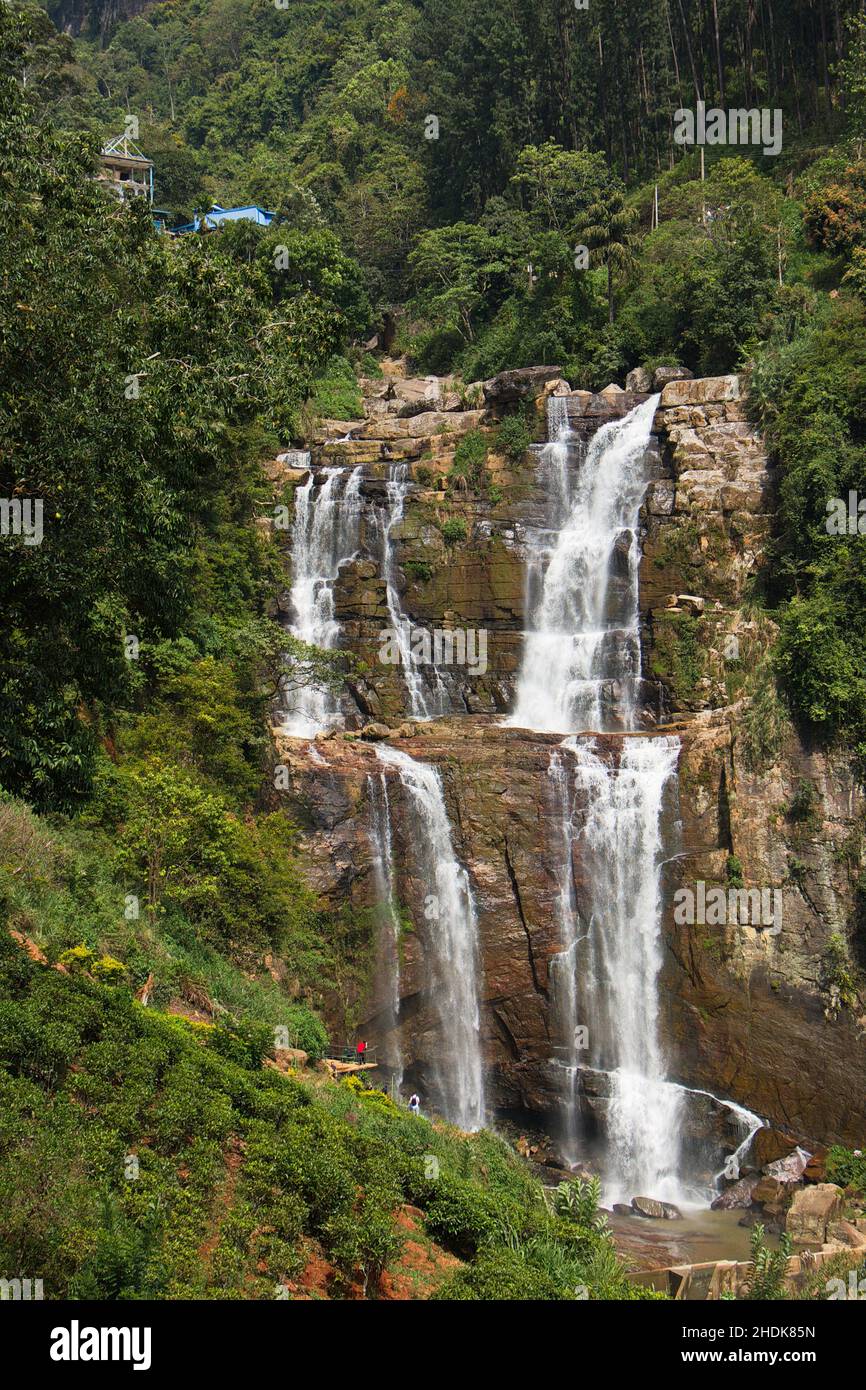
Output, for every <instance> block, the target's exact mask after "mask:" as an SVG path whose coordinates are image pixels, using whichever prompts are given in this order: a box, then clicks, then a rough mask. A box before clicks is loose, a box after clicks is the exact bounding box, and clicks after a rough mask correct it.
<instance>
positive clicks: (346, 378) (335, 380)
mask: <svg viewBox="0 0 866 1390" xmlns="http://www.w3.org/2000/svg"><path fill="white" fill-rule="evenodd" d="M310 403H311V405H312V408H313V410H315V412H316V414H317V415H318V416H320V417H321V418H322V419H323V420H358V419H360V418H361V415H362V413H363V402H362V400H361V393H360V391H359V389H358V379H357V377H356V376H355V373H354V371H353V370H352V364H351V363H350V362H349V361H347V359H346V358H345V357H334V358H332V359H331V361H330V362H329V363H328V366H327V368H326V370H325V372H324V373H323V375H322V376H321V377H319V379H318V380H317V381H316V383H315V386H314V388H313V394H312V397H311V400H310Z"/></svg>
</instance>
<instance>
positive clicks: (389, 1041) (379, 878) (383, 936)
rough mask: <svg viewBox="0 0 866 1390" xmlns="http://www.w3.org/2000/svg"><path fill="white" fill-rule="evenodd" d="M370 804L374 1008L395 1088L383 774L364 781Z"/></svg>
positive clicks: (398, 1058)
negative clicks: (375, 924)
mask: <svg viewBox="0 0 866 1390" xmlns="http://www.w3.org/2000/svg"><path fill="white" fill-rule="evenodd" d="M367 794H368V797H369V802H370V844H371V847H372V850H373V877H374V880H375V885H376V903H377V908H378V911H379V916H380V922H379V924H378V931H377V939H376V978H375V1007H376V1013H377V1024H378V1031H379V1032H380V1033H381V1035H382V1037H383V1039H384V1048H383V1054H384V1056H383V1060H384V1062H385V1065H386V1066H387V1067H388V1068H389V1069H390V1071H391V1074H392V1076H393V1077H394V1079H395V1081H396V1084H397V1086H398V1087H399V1085H400V1083H401V1081H402V1079H403V1057H402V1051H401V1047H400V1035H399V1032H398V1029H397V1024H398V1021H399V1014H400V916H399V912H398V908H397V889H396V883H395V878H394V850H393V839H392V835H391V804H390V802H389V799H388V781H387V778H386V777H385V774H384V772H382V773H380V774H379V777H378V778H374V777H372V776H370V777H368V778H367Z"/></svg>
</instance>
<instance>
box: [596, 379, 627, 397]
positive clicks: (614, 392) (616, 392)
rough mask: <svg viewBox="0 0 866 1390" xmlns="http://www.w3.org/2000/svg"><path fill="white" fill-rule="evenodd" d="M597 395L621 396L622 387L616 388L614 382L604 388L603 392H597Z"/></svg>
mask: <svg viewBox="0 0 866 1390" xmlns="http://www.w3.org/2000/svg"><path fill="white" fill-rule="evenodd" d="M598 394H599V395H600V396H621V395H623V394H624V393H623V389H622V387H621V386H617V384H616V382H615V381H612V382H611V383H610V385H609V386H605V388H604V390H603V391H599V393H598Z"/></svg>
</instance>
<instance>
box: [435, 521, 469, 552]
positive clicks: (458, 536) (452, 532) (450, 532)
mask: <svg viewBox="0 0 866 1390" xmlns="http://www.w3.org/2000/svg"><path fill="white" fill-rule="evenodd" d="M439 530H440V531H441V532H442V536H443V539H444V541H445V544H446V545H455V544H456V543H457V541H465V539H466V522H465V521H464V520H463V518H462V517H459V516H449V517H448V518H447V519H446V520H445V521H443V522H442V524H441V526H440V527H439Z"/></svg>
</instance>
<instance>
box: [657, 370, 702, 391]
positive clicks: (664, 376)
mask: <svg viewBox="0 0 866 1390" xmlns="http://www.w3.org/2000/svg"><path fill="white" fill-rule="evenodd" d="M693 376H694V373H693V372H690V371H689V369H688V367H656V369H655V371H654V372H653V390H654V391H663V390H664V388H665V387H666V386H667V384H668V382H670V381H691V379H692V377H693Z"/></svg>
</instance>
